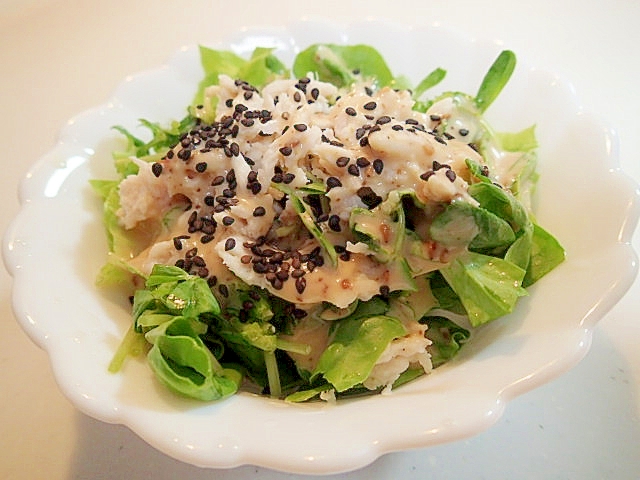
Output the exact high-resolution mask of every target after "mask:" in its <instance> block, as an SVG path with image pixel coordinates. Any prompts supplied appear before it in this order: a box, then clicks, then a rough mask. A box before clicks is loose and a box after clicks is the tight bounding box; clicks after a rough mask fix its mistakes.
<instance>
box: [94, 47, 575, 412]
mask: <svg viewBox="0 0 640 480" xmlns="http://www.w3.org/2000/svg"><path fill="white" fill-rule="evenodd" d="M350 49H351V50H350ZM356 50H362V51H365V52H366V54H367V55H365V57H366V58H368V60H367V61H364V64H362V65H361V64H352V62H353V60H351V59H352V58H354V57H352V56H351V55H350V54H349V52H351V51H356ZM201 54H202V56H203V65H205V71H206V70H207V67H206V66H207V65H216V62H215V61H216V60H217V59H218V58H222V57H225V58H226V59H227V60H228V58H227V57H228V56H229V55H232V56H233V59H234V62H235V66H236V67H235V69H234V68H230V71H217V70H216V68H217V67H215V68H213V71H211V72H206V73H207V75H208V76H207V79H208V82H205V83H203V84H202V85H201V90H200V91H199V92H198V94H197V96H196V99H195V100H194V104H193V105H192V106H191V107H190V109H189V114H188V115H187V117H186V118H185V119H184V120H182V121H181V122H175V123H174V125H173V126H172V127H171V128H163V127H160V126H158V125H154V124H148V126H149V127H150V128H151V130H152V133H153V134H154V138H153V139H152V140H151V141H150V142H144V141H142V140H140V139H138V138H136V137H133V135H131V134H130V133H129V132H128V131H126V130H125V129H123V128H122V127H118V129H119V130H120V131H121V132H122V133H124V134H125V136H126V137H127V138H128V139H129V141H130V144H131V147H130V150H129V153H125V154H123V155H121V156H120V157H118V156H117V157H116V165H117V166H118V167H119V171H120V172H121V178H120V179H119V180H118V181H113V182H111V183H109V182H103V183H100V182H96V183H95V185H96V186H97V187H99V188H97V189H98V190H99V191H100V192H101V194H102V195H103V197H105V209H106V210H105V211H106V212H107V211H108V212H109V213H108V215H107V214H105V215H107V216H106V217H105V218H109V219H110V221H111V223H110V224H109V223H108V228H109V234H110V239H111V245H110V250H111V261H110V263H109V264H108V265H107V266H106V267H105V269H103V272H102V279H103V280H104V279H105V278H108V277H109V276H110V275H112V276H115V273H113V272H115V271H119V272H127V274H126V275H125V276H129V277H130V278H131V282H132V283H131V285H132V287H133V289H134V290H135V294H134V296H133V318H134V322H133V325H132V328H131V330H130V332H129V334H127V338H126V339H125V341H124V342H123V346H122V347H121V348H120V350H119V352H118V354H116V358H115V359H114V362H113V363H112V370H117V369H118V368H119V365H120V364H121V362H122V359H123V358H124V357H125V356H126V355H127V352H128V351H130V350H131V342H136V341H137V342H141V343H143V344H144V345H146V348H147V349H148V351H149V353H148V359H149V364H150V366H151V368H152V369H153V370H154V372H155V373H156V375H157V377H158V379H159V380H160V381H161V382H162V383H164V384H165V385H167V386H168V387H169V388H171V389H173V390H174V391H177V392H178V393H181V394H183V395H187V396H191V397H194V398H199V399H202V400H216V399H220V398H224V397H226V396H228V395H230V394H232V393H235V392H236V391H237V390H238V388H240V385H241V383H242V378H243V377H246V378H247V379H248V380H250V381H251V382H252V384H254V385H257V386H258V390H262V391H263V392H265V393H269V394H270V395H272V396H275V397H283V396H285V397H286V398H287V400H289V401H305V400H309V399H312V398H315V397H317V396H320V397H321V398H323V399H327V398H331V399H332V398H334V397H335V395H336V394H337V395H338V396H342V395H348V394H350V393H360V392H362V391H378V392H379V391H383V392H387V393H388V392H390V391H391V389H392V388H393V387H395V386H398V385H400V384H402V383H404V382H406V381H409V380H411V379H412V378H415V377H416V376H420V375H421V374H424V373H430V372H431V370H432V369H433V368H434V367H437V366H439V365H440V364H442V363H444V362H446V361H448V360H449V359H450V358H452V357H453V356H454V355H455V353H456V352H457V351H458V350H459V349H460V348H461V347H462V345H463V344H464V343H465V342H466V341H467V340H468V339H469V336H470V334H471V330H472V329H473V328H475V327H478V326H480V325H482V324H483V323H486V322H488V321H491V320H494V319H495V318H498V317H501V316H503V315H505V314H506V313H509V312H510V311H512V310H513V308H514V307H515V304H516V301H517V299H518V298H519V297H521V296H522V295H525V294H526V290H525V289H524V287H525V286H526V285H528V284H531V283H533V282H534V281H536V280H537V279H538V278H540V277H541V276H542V275H544V274H545V273H547V272H548V271H549V270H551V269H552V268H554V266H555V265H557V263H559V262H560V261H562V258H563V255H564V252H563V251H562V248H561V247H560V246H559V245H558V244H557V242H556V241H555V239H553V237H552V236H551V235H550V234H548V233H547V232H545V231H544V230H542V228H541V227H539V226H538V225H536V224H535V223H534V222H533V220H532V219H531V217H530V215H529V208H530V207H529V204H530V202H529V197H530V195H531V185H532V184H533V183H534V180H535V175H534V165H535V151H534V147H535V140H534V137H533V129H527V130H525V131H523V132H520V133H518V134H510V136H509V148H505V147H504V145H505V144H506V143H505V142H506V141H505V140H504V138H506V137H504V136H501V135H499V134H496V133H495V132H493V131H492V130H491V129H490V128H489V127H488V125H487V124H486V121H485V120H484V119H483V117H482V113H483V112H484V110H485V109H486V108H487V107H488V106H489V104H490V103H491V102H492V101H493V99H495V97H496V96H497V94H498V93H499V91H500V90H501V89H502V87H503V86H504V83H506V80H507V79H508V77H509V76H510V75H511V72H512V70H513V67H514V65H515V57H514V56H513V54H512V53H511V52H508V51H505V52H503V53H502V54H501V55H500V56H499V57H498V59H497V60H496V62H495V63H494V66H493V67H492V69H491V70H490V72H489V73H488V74H487V76H486V77H485V79H484V81H483V83H482V85H481V87H480V89H479V91H478V94H477V95H476V97H472V96H469V95H465V94H460V93H445V94H442V95H440V96H439V97H436V98H435V99H432V100H426V101H425V100H422V96H423V94H424V91H425V90H428V89H429V88H432V87H433V86H435V85H436V84H437V83H438V82H439V80H441V79H442V73H441V72H442V71H441V70H440V69H438V70H436V71H435V72H434V73H432V74H431V75H429V76H428V77H426V78H425V80H423V81H422V82H420V83H419V84H418V86H417V87H416V88H415V89H411V88H408V86H405V85H402V82H403V80H401V78H400V77H398V78H395V77H393V76H392V75H391V74H390V72H389V70H388V67H387V66H386V64H385V63H384V61H383V60H382V58H381V57H380V55H379V54H378V53H377V52H376V51H375V50H374V49H372V48H371V47H366V46H347V47H339V46H335V45H315V46H312V47H309V49H307V50H305V51H303V52H301V53H300V54H299V55H298V57H297V58H296V60H295V62H294V68H293V71H294V73H296V76H294V77H293V78H292V76H291V75H290V74H289V72H288V70H287V69H286V68H285V67H284V65H283V64H282V63H281V62H280V61H279V60H278V59H277V58H276V57H275V56H274V55H273V53H272V52H271V50H269V49H256V52H254V56H253V57H252V59H251V60H244V59H242V58H240V57H237V56H234V55H233V54H230V52H220V51H215V50H210V49H206V48H202V49H201ZM359 58H363V57H362V56H360V57H359ZM513 145H516V146H518V145H521V146H522V148H515V147H514V146H513ZM100 189H102V190H100ZM110 196H111V197H110ZM540 252H542V253H540ZM533 255H536V257H535V258H534V256H533ZM121 277H122V275H120V276H119V277H118V278H121ZM461 319H464V321H463V322H462V323H461ZM234 365H235V366H234ZM237 365H240V367H237ZM245 383H246V382H245Z"/></svg>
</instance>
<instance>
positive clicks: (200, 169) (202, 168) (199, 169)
mask: <svg viewBox="0 0 640 480" xmlns="http://www.w3.org/2000/svg"><path fill="white" fill-rule="evenodd" d="M206 169H207V162H199V163H196V171H197V172H199V173H202V172H204V171H205V170H206Z"/></svg>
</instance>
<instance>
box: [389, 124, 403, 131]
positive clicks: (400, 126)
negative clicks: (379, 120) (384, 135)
mask: <svg viewBox="0 0 640 480" xmlns="http://www.w3.org/2000/svg"><path fill="white" fill-rule="evenodd" d="M391 130H395V131H396V132H399V131H400V130H404V127H403V126H402V125H394V126H393V127H391Z"/></svg>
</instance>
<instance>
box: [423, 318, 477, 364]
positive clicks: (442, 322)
mask: <svg viewBox="0 0 640 480" xmlns="http://www.w3.org/2000/svg"><path fill="white" fill-rule="evenodd" d="M422 321H423V322H426V323H427V325H429V328H428V329H427V332H426V337H427V338H428V339H429V340H431V342H432V344H431V346H430V347H429V353H430V354H431V364H432V365H433V368H436V367H439V366H440V365H442V364H444V363H446V362H448V361H449V360H451V359H452V358H453V357H455V356H456V355H457V354H458V352H459V351H460V349H461V348H462V346H463V345H464V344H465V343H467V341H468V340H469V337H470V336H471V332H469V330H467V329H465V328H462V327H460V326H459V325H457V324H455V323H454V322H452V321H451V320H449V319H448V318H445V317H425V318H423V320H422Z"/></svg>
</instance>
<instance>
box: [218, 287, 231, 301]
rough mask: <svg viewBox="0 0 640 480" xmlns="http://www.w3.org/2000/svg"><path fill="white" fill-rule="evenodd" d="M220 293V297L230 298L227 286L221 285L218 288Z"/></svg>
mask: <svg viewBox="0 0 640 480" xmlns="http://www.w3.org/2000/svg"><path fill="white" fill-rule="evenodd" d="M218 291H219V292H220V295H222V296H223V297H225V298H227V297H228V296H229V289H228V288H227V286H226V285H220V286H219V287H218Z"/></svg>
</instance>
